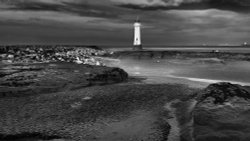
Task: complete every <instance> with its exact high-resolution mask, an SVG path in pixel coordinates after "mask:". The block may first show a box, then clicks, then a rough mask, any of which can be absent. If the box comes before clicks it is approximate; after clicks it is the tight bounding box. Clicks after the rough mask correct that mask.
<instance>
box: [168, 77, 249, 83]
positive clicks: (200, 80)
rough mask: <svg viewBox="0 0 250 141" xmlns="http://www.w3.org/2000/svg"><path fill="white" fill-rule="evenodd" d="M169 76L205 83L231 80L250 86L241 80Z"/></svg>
mask: <svg viewBox="0 0 250 141" xmlns="http://www.w3.org/2000/svg"><path fill="white" fill-rule="evenodd" d="M167 77H171V78H179V79H186V80H190V81H195V82H204V83H208V84H211V83H218V82H230V83H232V84H239V85H242V86H250V83H245V82H239V81H230V80H215V79H203V78H193V77H181V76H174V75H167Z"/></svg>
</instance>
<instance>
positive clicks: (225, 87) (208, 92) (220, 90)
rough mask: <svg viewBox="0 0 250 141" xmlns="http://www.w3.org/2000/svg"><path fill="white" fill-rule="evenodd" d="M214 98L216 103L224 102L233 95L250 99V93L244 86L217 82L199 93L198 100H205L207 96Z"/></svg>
mask: <svg viewBox="0 0 250 141" xmlns="http://www.w3.org/2000/svg"><path fill="white" fill-rule="evenodd" d="M209 97H210V98H213V99H214V101H213V102H214V104H217V103H220V104H221V103H224V102H226V101H228V100H229V98H232V97H239V98H243V99H250V93H249V92H248V91H247V90H246V89H245V88H244V87H242V86H240V85H235V84H231V83H227V82H221V83H215V84H211V85H209V86H208V87H207V88H205V89H204V90H203V91H201V92H200V93H199V94H198V101H201V102H202V101H204V100H205V99H207V98H209Z"/></svg>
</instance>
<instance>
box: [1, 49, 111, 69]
mask: <svg viewBox="0 0 250 141" xmlns="http://www.w3.org/2000/svg"><path fill="white" fill-rule="evenodd" d="M107 53H108V52H107V51H106V50H103V49H101V48H99V47H97V46H59V45H58V46H36V45H28V46H0V61H1V62H2V63H5V64H11V63H44V62H74V63H77V64H88V65H98V66H100V65H103V63H102V60H101V59H100V58H96V56H103V55H105V54H107Z"/></svg>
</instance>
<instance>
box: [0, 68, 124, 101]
mask: <svg viewBox="0 0 250 141" xmlns="http://www.w3.org/2000/svg"><path fill="white" fill-rule="evenodd" d="M0 78H1V79H0V97H22V96H27V95H36V94H44V93H52V92H57V91H67V90H75V89H79V88H83V87H88V86H93V85H105V84H113V83H119V82H124V81H126V80H127V78H128V74H127V73H126V72H125V71H124V70H122V69H119V68H110V67H104V66H90V65H83V64H81V65H79V64H75V63H43V64H29V65H24V64H15V65H5V66H1V67H0Z"/></svg>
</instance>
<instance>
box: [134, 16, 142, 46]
mask: <svg viewBox="0 0 250 141" xmlns="http://www.w3.org/2000/svg"><path fill="white" fill-rule="evenodd" d="M133 49H134V50H142V44H141V23H140V20H139V18H138V17H137V19H136V21H135V23H134V48H133Z"/></svg>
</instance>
